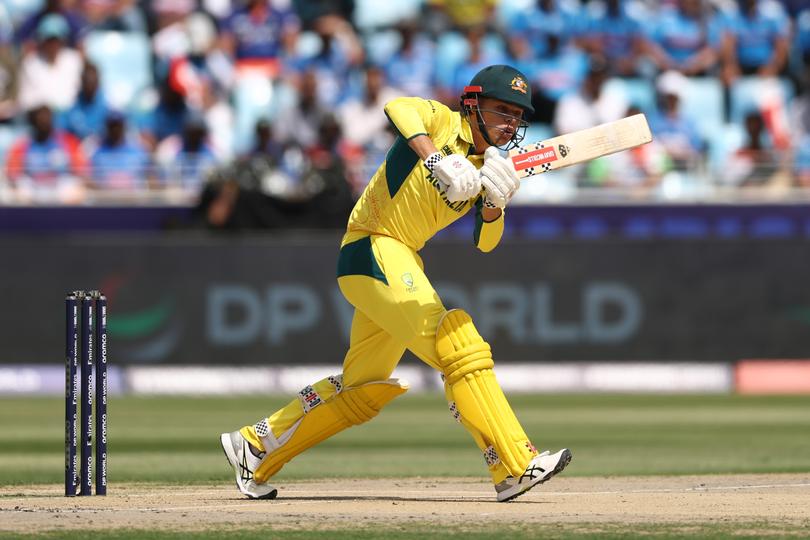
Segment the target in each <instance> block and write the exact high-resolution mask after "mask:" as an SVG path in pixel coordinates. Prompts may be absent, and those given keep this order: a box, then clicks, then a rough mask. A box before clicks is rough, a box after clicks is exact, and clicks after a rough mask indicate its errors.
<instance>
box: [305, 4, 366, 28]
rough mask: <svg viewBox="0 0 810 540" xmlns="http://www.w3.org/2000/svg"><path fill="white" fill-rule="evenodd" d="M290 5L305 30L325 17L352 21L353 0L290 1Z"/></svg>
mask: <svg viewBox="0 0 810 540" xmlns="http://www.w3.org/2000/svg"><path fill="white" fill-rule="evenodd" d="M292 4H293V8H294V9H295V13H296V14H297V15H298V17H299V18H300V19H301V24H302V25H303V27H304V28H307V29H309V28H312V27H313V26H314V24H315V21H317V20H318V19H320V18H321V17H325V16H337V17H340V18H341V19H343V20H344V21H351V20H354V4H355V2H354V0H292Z"/></svg>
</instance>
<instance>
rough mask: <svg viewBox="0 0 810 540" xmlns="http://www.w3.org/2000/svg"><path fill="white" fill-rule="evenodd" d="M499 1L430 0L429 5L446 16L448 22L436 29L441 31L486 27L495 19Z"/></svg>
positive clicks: (428, 17) (428, 18) (429, 17)
mask: <svg viewBox="0 0 810 540" xmlns="http://www.w3.org/2000/svg"><path fill="white" fill-rule="evenodd" d="M498 2H499V0H428V2H427V5H428V6H429V7H430V8H431V9H432V10H433V11H434V12H438V13H440V14H442V15H443V16H444V17H445V20H446V22H445V23H444V24H443V25H441V26H440V27H437V28H435V29H434V31H437V32H441V31H444V30H448V29H451V28H452V29H456V30H462V31H464V30H467V29H468V28H470V27H474V26H484V27H486V26H487V25H488V24H490V23H491V22H492V21H493V20H494V15H495V7H496V6H497V5H498ZM426 19H427V20H430V19H431V16H430V15H428V16H427V17H426ZM434 20H435V19H434ZM467 82H469V81H467Z"/></svg>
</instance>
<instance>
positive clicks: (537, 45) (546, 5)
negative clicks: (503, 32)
mask: <svg viewBox="0 0 810 540" xmlns="http://www.w3.org/2000/svg"><path fill="white" fill-rule="evenodd" d="M507 28H509V32H510V34H517V35H522V36H523V37H524V38H525V39H526V40H528V42H529V43H531V44H532V47H533V49H534V53H535V55H537V56H545V55H546V54H547V53H548V45H547V43H548V40H547V36H548V34H550V33H551V34H554V35H556V36H558V37H559V38H560V39H561V40H562V43H561V45H562V46H565V45H568V44H569V43H570V42H571V41H572V40H574V39H576V38H578V37H579V36H580V35H581V34H582V32H583V31H584V30H585V29H587V22H586V20H585V19H584V17H583V16H582V13H580V12H579V11H576V10H574V9H572V8H571V6H570V5H567V4H561V5H558V3H557V2H556V1H555V0H537V2H536V3H535V4H534V5H532V6H530V7H529V8H528V9H526V10H523V11H518V12H516V13H515V14H514V15H513V16H512V17H510V20H509V21H508V22H507Z"/></svg>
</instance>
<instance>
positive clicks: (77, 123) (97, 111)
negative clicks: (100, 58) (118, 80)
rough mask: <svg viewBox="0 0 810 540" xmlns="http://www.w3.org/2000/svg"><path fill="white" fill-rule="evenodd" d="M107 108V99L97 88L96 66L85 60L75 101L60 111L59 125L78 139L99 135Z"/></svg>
mask: <svg viewBox="0 0 810 540" xmlns="http://www.w3.org/2000/svg"><path fill="white" fill-rule="evenodd" d="M107 109H108V107H107V101H106V100H105V99H104V96H103V95H102V93H101V90H99V80H98V68H96V66H95V65H94V64H91V63H90V62H86V63H85V64H84V69H83V70H82V76H81V83H80V86H79V93H78V95H77V96H76V101H75V102H74V103H73V106H71V107H70V108H69V109H68V110H66V111H65V112H64V113H62V115H61V118H60V120H59V125H60V126H61V127H62V128H63V129H65V130H67V131H68V132H70V133H72V134H73V135H75V136H76V137H78V138H79V139H86V138H87V137H89V136H91V135H99V134H101V133H102V131H103V130H104V119H105V117H106V116H107Z"/></svg>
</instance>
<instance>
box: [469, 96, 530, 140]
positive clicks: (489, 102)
mask: <svg viewBox="0 0 810 540" xmlns="http://www.w3.org/2000/svg"><path fill="white" fill-rule="evenodd" d="M478 107H479V109H480V111H481V116H482V117H483V119H484V125H485V126H486V129H487V135H489V138H490V140H491V141H492V142H493V143H494V144H495V146H503V145H505V144H506V143H508V142H509V141H511V140H512V138H513V137H514V136H515V133H517V130H518V128H519V127H520V125H521V124H522V123H523V122H524V120H523V109H522V108H521V107H518V106H517V105H512V104H511V103H506V102H505V101H500V100H498V99H493V98H481V99H480V100H479V104H478Z"/></svg>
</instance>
